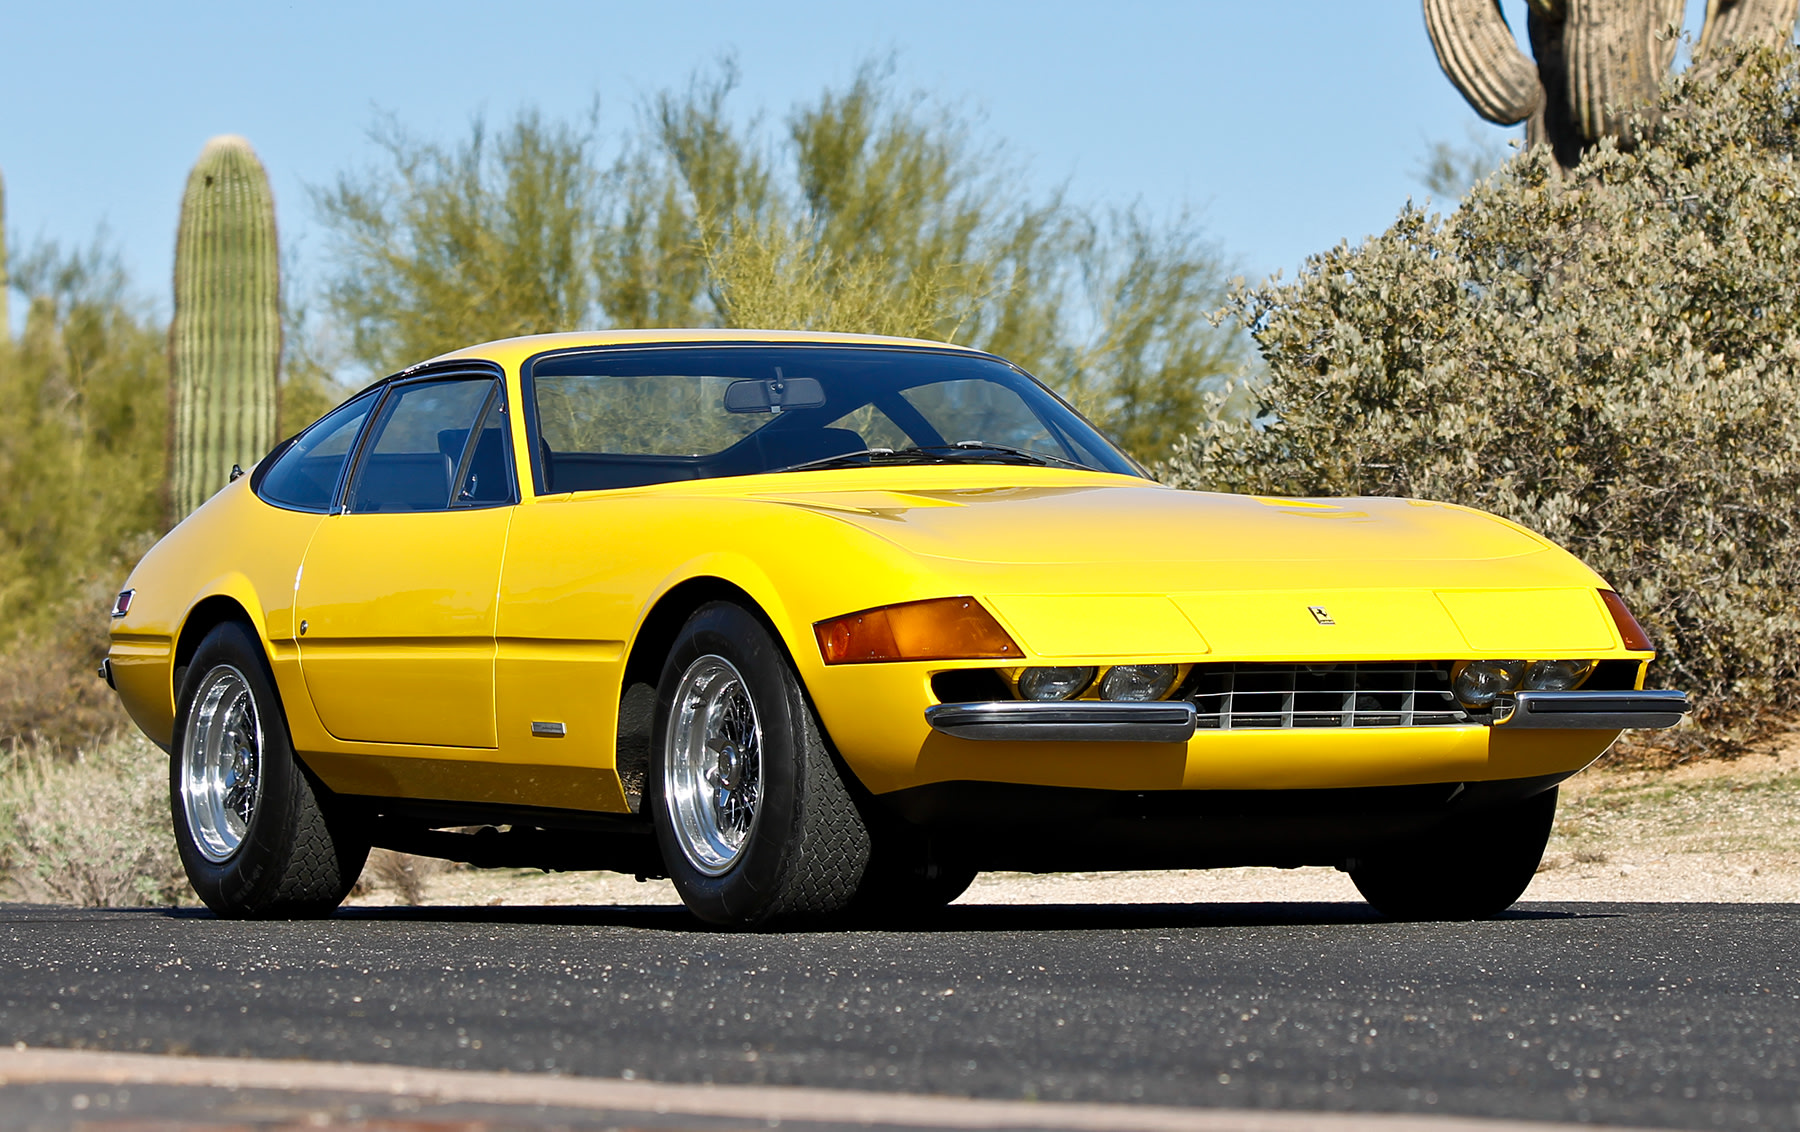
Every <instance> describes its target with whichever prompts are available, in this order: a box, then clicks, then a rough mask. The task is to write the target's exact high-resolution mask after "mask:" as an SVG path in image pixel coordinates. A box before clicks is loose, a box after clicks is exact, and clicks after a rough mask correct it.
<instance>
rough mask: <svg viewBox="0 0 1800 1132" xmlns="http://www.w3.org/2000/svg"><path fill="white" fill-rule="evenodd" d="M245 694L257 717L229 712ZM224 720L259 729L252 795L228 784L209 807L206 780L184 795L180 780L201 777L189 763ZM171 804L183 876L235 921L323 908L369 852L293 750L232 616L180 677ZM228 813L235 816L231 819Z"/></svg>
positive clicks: (251, 648)
mask: <svg viewBox="0 0 1800 1132" xmlns="http://www.w3.org/2000/svg"><path fill="white" fill-rule="evenodd" d="M246 692H247V700H248V704H249V705H250V706H251V710H253V712H254V716H253V718H250V717H246V716H236V717H233V716H231V715H230V713H231V711H232V708H231V707H230V702H237V703H243V702H244V701H245V696H244V693H246ZM202 700H211V701H212V703H213V704H214V705H215V706H213V707H208V706H204V705H203V704H202V703H201V701H202ZM228 701H229V702H228ZM196 713H198V714H196ZM228 718H236V719H248V720H249V722H250V723H251V724H253V725H254V729H255V730H256V731H257V732H259V733H260V743H259V744H258V747H259V748H260V749H259V750H257V751H256V752H255V756H256V757H255V758H254V760H253V762H252V761H251V760H244V763H243V764H242V765H253V766H254V774H252V775H250V778H251V779H252V780H253V782H254V786H253V787H249V788H246V789H247V792H248V793H249V798H248V800H247V801H245V800H244V798H243V793H241V792H240V793H236V794H234V793H233V790H235V789H236V788H235V787H233V788H232V789H228V790H227V791H226V792H225V794H224V796H223V797H222V798H219V799H218V802H219V803H220V804H219V805H216V806H215V805H213V804H212V802H213V800H214V799H213V796H212V795H211V794H209V793H208V792H207V791H206V789H205V788H203V787H200V788H196V789H195V790H194V791H193V792H192V793H191V795H190V793H188V792H186V791H185V790H184V785H185V784H186V783H187V782H189V781H190V780H198V779H202V778H204V775H199V774H196V773H193V772H194V770H195V765H196V763H198V764H199V765H205V764H206V762H207V759H208V757H209V756H208V754H207V752H208V751H212V750H217V749H219V748H220V743H212V742H211V740H210V739H209V735H211V734H212V733H213V732H212V728H213V727H220V728H223V727H225V726H227V725H228V724H227V723H226V722H222V721H223V720H227V719H228ZM190 731H192V732H193V734H190ZM222 742H223V741H221V743H222ZM209 743H210V744H211V745H209ZM246 749H247V748H246ZM221 757H222V756H221ZM234 770H235V767H234ZM169 809H170V812H171V816H172V818H173V820H174V825H175V844H176V847H177V849H178V850H179V851H180V853H181V863H182V866H183V867H184V868H185V869H186V870H187V875H188V882H189V883H190V884H192V885H193V886H194V892H195V893H197V894H198V895H199V897H200V899H201V900H202V901H204V902H205V903H206V906H207V907H208V908H211V909H212V910H213V911H214V912H215V913H217V914H218V915H220V916H225V917H229V918H232V919H252V918H254V919H302V918H309V917H318V916H326V915H329V914H330V913H331V910H332V909H334V908H336V907H337V906H338V905H339V904H340V903H342V902H343V899H344V897H345V896H346V895H347V894H348V893H349V891H350V886H351V885H353V884H355V883H356V878H357V876H358V875H360V874H361V872H362V867H363V863H364V862H365V861H366V860H367V859H368V855H369V843H368V841H367V839H366V838H364V837H360V836H358V835H357V834H356V833H355V832H354V831H353V830H352V829H350V828H347V823H346V822H345V821H343V820H341V818H340V816H339V815H337V814H334V813H332V812H331V811H330V810H329V809H328V796H327V795H326V793H325V790H324V788H323V787H322V786H320V785H318V784H316V783H315V782H314V781H313V780H312V778H311V777H310V776H309V775H308V774H307V772H306V770H305V768H304V767H302V766H301V765H300V762H299V760H298V759H296V758H295V757H294V748H293V741H292V739H291V738H290V737H289V735H288V727H287V715H286V713H285V712H284V711H283V710H282V707H281V698H280V696H278V695H277V694H276V692H275V682H274V679H273V678H272V677H271V675H270V673H269V667H268V663H267V661H266V660H265V659H264V657H263V651H262V647H261V644H260V642H259V641H258V640H257V637H256V634H255V633H254V632H253V631H252V630H251V629H250V628H249V627H248V626H246V625H242V624H239V623H237V622H226V623H224V624H222V625H219V626H217V627H215V628H214V629H213V630H212V631H211V632H210V633H208V634H207V635H206V638H205V639H204V640H202V641H201V642H200V647H199V648H198V649H196V650H195V651H194V656H193V659H192V660H191V661H190V662H189V663H188V666H187V671H186V673H185V675H184V677H183V679H182V687H181V691H180V695H179V697H178V698H177V700H176V711H175V734H174V743H173V751H172V752H171V756H170V759H169ZM244 810H247V811H248V820H247V821H244V820H243V811H244ZM225 811H230V814H236V815H237V817H238V820H237V822H236V823H235V824H234V823H232V822H231V820H230V815H229V814H226V813H225ZM234 841H235V844H234Z"/></svg>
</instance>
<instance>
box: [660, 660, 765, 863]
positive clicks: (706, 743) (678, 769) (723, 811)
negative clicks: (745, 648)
mask: <svg viewBox="0 0 1800 1132" xmlns="http://www.w3.org/2000/svg"><path fill="white" fill-rule="evenodd" d="M663 755H664V757H663V780H662V792H663V804H664V805H665V806H666V807H667V808H668V814H669V819H670V825H671V826H672V827H673V830H674V833H675V840H676V842H677V843H678V844H679V845H680V847H681V852H682V855H683V856H685V857H686V858H687V859H688V863H689V864H691V865H693V866H694V868H696V869H698V870H699V871H700V872H702V873H704V874H706V875H707V876H720V875H722V874H723V873H725V872H727V871H729V870H730V868H731V867H732V865H734V864H736V863H737V860H738V857H739V856H740V855H742V853H743V851H744V846H745V845H747V844H748V843H749V841H750V835H751V834H752V833H753V832H754V831H755V829H756V819H757V815H758V813H759V811H760V809H761V806H760V803H761V801H762V771H763V766H762V758H763V732H762V723H761V721H760V720H759V719H758V718H757V714H756V703H755V701H754V700H752V699H751V698H750V689H749V687H748V686H747V685H746V684H745V683H744V677H743V674H742V673H740V672H739V671H738V670H737V669H736V668H735V667H733V666H732V663H731V662H730V661H728V660H726V659H725V658H724V657H722V656H714V655H710V654H709V655H707V656H703V657H701V658H700V659H698V660H696V661H694V663H692V664H690V665H688V668H687V671H686V672H684V673H682V675H681V681H680V683H679V684H678V685H677V686H676V689H675V698H674V703H673V705H672V707H671V718H670V721H669V730H668V740H667V747H666V749H665V750H664V752H663Z"/></svg>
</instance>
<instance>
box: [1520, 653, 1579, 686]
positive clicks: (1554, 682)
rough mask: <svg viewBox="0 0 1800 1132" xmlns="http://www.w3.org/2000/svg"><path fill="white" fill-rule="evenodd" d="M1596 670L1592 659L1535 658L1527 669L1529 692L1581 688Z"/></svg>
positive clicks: (1526, 679)
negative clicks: (1583, 682)
mask: <svg viewBox="0 0 1800 1132" xmlns="http://www.w3.org/2000/svg"><path fill="white" fill-rule="evenodd" d="M1593 671H1594V662H1593V661H1591V660H1534V661H1532V662H1531V667H1530V668H1528V669H1526V670H1525V684H1524V688H1525V690H1526V691H1527V692H1567V691H1570V690H1571V689H1574V688H1579V687H1580V686H1581V683H1582V681H1584V680H1586V679H1587V678H1588V675H1589V674H1590V673H1591V672H1593Z"/></svg>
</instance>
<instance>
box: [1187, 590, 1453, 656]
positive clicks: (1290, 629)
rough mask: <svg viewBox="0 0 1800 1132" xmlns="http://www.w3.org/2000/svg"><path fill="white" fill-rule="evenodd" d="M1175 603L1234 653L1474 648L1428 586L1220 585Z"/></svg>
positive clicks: (1420, 652) (1422, 652)
mask: <svg viewBox="0 0 1800 1132" xmlns="http://www.w3.org/2000/svg"><path fill="white" fill-rule="evenodd" d="M1174 602H1175V604H1176V605H1177V606H1178V607H1180V609H1181V611H1182V612H1183V613H1185V614H1187V615H1188V617H1189V619H1190V620H1192V621H1193V623H1194V624H1195V625H1197V626H1199V628H1200V631H1201V632H1202V633H1204V634H1206V638H1207V639H1208V640H1209V641H1211V642H1212V643H1213V647H1214V649H1215V650H1216V651H1217V652H1218V653H1219V655H1221V656H1229V657H1232V658H1233V659H1245V660H1252V659H1254V660H1428V659H1433V660H1434V659H1442V658H1446V657H1458V656H1462V655H1463V654H1465V653H1466V652H1467V651H1468V645H1467V644H1466V643H1464V641H1463V639H1462V634H1460V633H1458V632H1457V631H1456V624H1455V622H1453V621H1451V619H1450V616H1449V614H1447V613H1446V612H1445V611H1444V607H1443V606H1442V605H1440V604H1439V603H1438V601H1437V598H1436V597H1435V596H1434V595H1433V594H1432V592H1431V591H1430V590H1346V589H1336V588H1332V587H1329V586H1320V587H1318V588H1316V589H1306V590H1241V589H1240V590H1215V591H1211V592H1208V593H1197V594H1177V595H1176V596H1175V598H1174ZM1315 607H1316V608H1318V609H1320V610H1323V611H1324V615H1325V617H1326V618H1328V619H1329V620H1330V621H1331V622H1332V623H1331V624H1329V625H1327V624H1324V623H1323V622H1321V621H1320V619H1319V617H1318V616H1315V615H1314V614H1313V612H1312V610H1313V609H1314V608H1315Z"/></svg>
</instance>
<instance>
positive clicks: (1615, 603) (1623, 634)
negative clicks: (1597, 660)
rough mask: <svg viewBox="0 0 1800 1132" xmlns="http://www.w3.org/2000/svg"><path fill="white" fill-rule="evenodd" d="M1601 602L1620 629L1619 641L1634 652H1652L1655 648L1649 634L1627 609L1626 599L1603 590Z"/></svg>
mask: <svg viewBox="0 0 1800 1132" xmlns="http://www.w3.org/2000/svg"><path fill="white" fill-rule="evenodd" d="M1600 600H1601V601H1603V602H1605V603H1606V611H1607V612H1608V613H1610V614H1612V619H1613V624H1614V625H1617V626H1618V627H1619V639H1620V640H1622V641H1624V642H1625V647H1626V648H1628V649H1630V650H1631V651H1632V652H1650V651H1652V649H1653V648H1654V647H1655V646H1653V645H1651V643H1650V637H1649V634H1647V633H1645V632H1644V627H1643V626H1642V625H1639V624H1638V622H1637V618H1635V617H1633V616H1632V615H1631V610H1629V609H1626V608H1625V599H1624V598H1621V597H1620V596H1619V595H1618V594H1616V593H1614V592H1612V591H1611V590H1601V591H1600Z"/></svg>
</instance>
